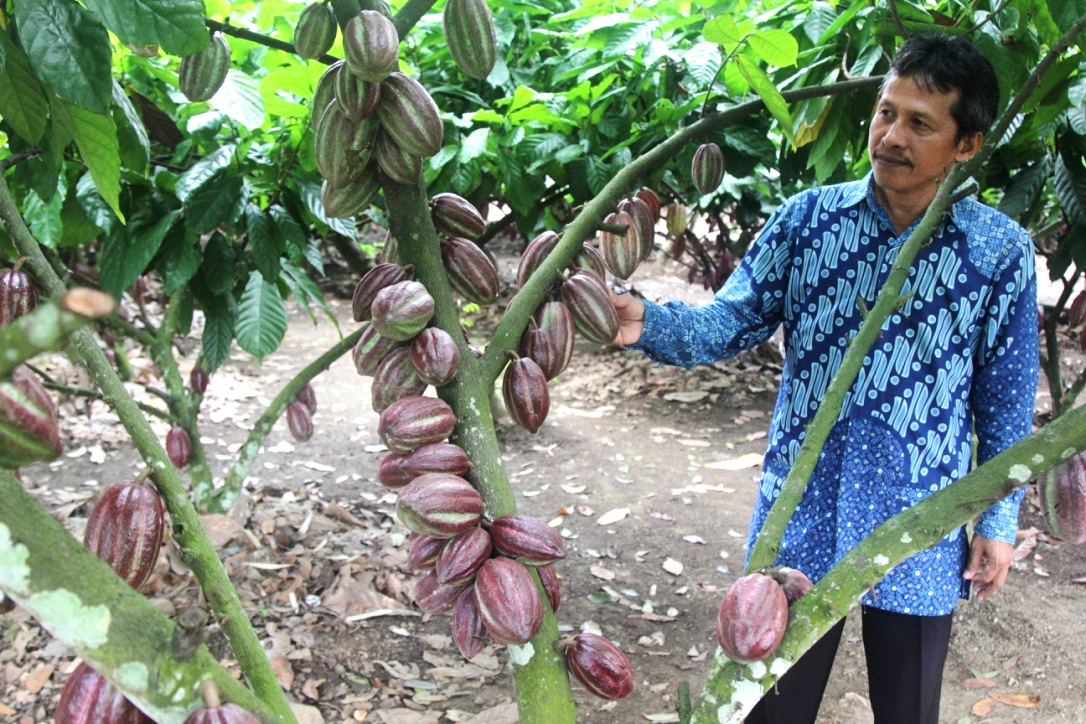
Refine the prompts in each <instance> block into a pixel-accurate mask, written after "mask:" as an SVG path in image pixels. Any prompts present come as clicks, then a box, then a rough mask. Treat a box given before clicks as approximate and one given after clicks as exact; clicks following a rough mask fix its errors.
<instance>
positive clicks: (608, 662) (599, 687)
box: [566, 632, 634, 700]
mask: <svg viewBox="0 0 1086 724" xmlns="http://www.w3.org/2000/svg"><path fill="white" fill-rule="evenodd" d="M566 664H567V665H568V666H569V670H570V673H572V674H573V675H574V676H575V677H576V678H577V681H579V682H581V684H582V685H583V686H584V688H586V689H588V691H589V693H591V694H593V695H595V696H598V697H600V698H601V699H608V700H614V699H622V698H623V697H626V696H629V694H630V692H632V691H633V687H634V682H633V668H632V667H631V666H630V661H629V659H627V658H626V654H624V653H622V649H620V648H619V647H618V646H615V645H614V644H613V643H611V642H610V641H608V640H607V639H605V638H604V637H603V636H600V635H599V634H594V633H590V632H586V633H582V634H578V635H577V636H574V637H573V644H572V645H571V646H570V647H569V648H567V649H566Z"/></svg>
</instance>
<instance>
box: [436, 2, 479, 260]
mask: <svg viewBox="0 0 1086 724" xmlns="http://www.w3.org/2000/svg"><path fill="white" fill-rule="evenodd" d="M446 7H447V6H446ZM430 219H431V220H432V221H433V222H434V228H435V229H437V230H438V232H440V233H442V234H444V235H445V236H459V237H463V238H465V239H470V240H472V241H475V240H476V239H478V238H479V237H480V236H482V235H483V232H485V231H486V219H484V218H483V215H482V214H480V213H479V209H477V208H475V205H474V204H473V203H471V202H470V201H468V200H467V199H465V198H464V197H463V196H458V195H457V194H453V193H447V192H446V193H442V194H437V195H436V196H434V197H433V198H432V199H430Z"/></svg>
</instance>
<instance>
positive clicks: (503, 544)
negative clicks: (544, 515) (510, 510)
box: [490, 513, 566, 566]
mask: <svg viewBox="0 0 1086 724" xmlns="http://www.w3.org/2000/svg"><path fill="white" fill-rule="evenodd" d="M490 540H491V542H492V543H493V545H494V550H496V551H498V553H501V554H502V555H503V556H509V557H510V558H516V559H517V560H519V561H520V562H521V563H523V564H525V565H532V566H545V565H548V564H551V563H554V562H555V561H557V560H560V559H562V558H565V557H566V546H565V544H564V543H562V538H561V536H559V535H558V533H557V532H555V530H554V528H551V527H550V526H549V525H547V524H546V523H544V522H543V521H542V520H540V519H539V518H534V517H532V516H530V515H524V514H522V513H516V514H514V515H503V516H501V517H499V518H498V519H497V520H495V521H494V522H493V523H491V525H490Z"/></svg>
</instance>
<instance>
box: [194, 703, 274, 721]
mask: <svg viewBox="0 0 1086 724" xmlns="http://www.w3.org/2000/svg"><path fill="white" fill-rule="evenodd" d="M185 724H260V720H259V719H257V718H256V716H255V715H253V714H250V713H249V712H247V711H245V710H244V709H242V708H241V707H240V706H238V705H237V704H222V705H220V706H209V707H206V708H204V709H197V710H196V711H194V712H192V713H191V714H189V716H188V718H187V719H185Z"/></svg>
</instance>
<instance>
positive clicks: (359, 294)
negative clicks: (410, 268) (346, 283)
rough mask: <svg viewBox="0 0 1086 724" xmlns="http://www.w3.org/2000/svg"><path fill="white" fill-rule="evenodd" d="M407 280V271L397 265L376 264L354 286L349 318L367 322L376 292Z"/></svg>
mask: <svg viewBox="0 0 1086 724" xmlns="http://www.w3.org/2000/svg"><path fill="white" fill-rule="evenodd" d="M406 280H407V269H405V268H404V267H402V266H400V265H399V264H391V263H388V262H385V263H383V264H378V265H377V266H375V267H373V268H372V269H370V270H369V271H368V272H366V273H365V274H363V275H362V278H361V279H359V280H358V284H357V285H355V288H354V295H353V296H352V297H351V316H352V318H353V319H354V321H356V322H368V321H369V320H370V319H371V317H372V313H371V311H370V307H372V306H373V300H374V299H375V298H376V297H377V292H379V291H381V290H382V289H384V288H385V287H387V286H391V285H393V284H396V283H398V282H402V281H406Z"/></svg>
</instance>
